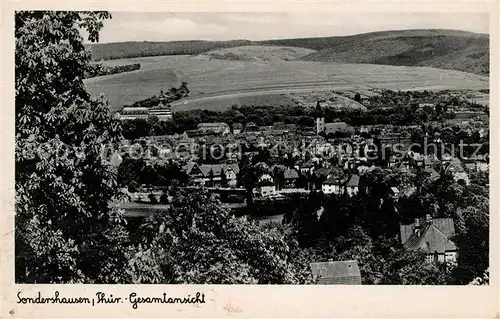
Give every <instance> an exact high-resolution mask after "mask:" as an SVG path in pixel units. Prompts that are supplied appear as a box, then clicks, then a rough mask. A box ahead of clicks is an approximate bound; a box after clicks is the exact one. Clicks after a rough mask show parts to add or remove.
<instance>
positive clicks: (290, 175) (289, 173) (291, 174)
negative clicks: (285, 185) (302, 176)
mask: <svg viewBox="0 0 500 319" xmlns="http://www.w3.org/2000/svg"><path fill="white" fill-rule="evenodd" d="M284 176H285V179H297V178H299V173H298V172H297V170H296V169H293V168H287V169H286V170H285V172H284Z"/></svg>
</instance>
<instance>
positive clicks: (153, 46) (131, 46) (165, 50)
mask: <svg viewBox="0 0 500 319" xmlns="http://www.w3.org/2000/svg"><path fill="white" fill-rule="evenodd" d="M250 43H251V42H250V41H247V40H233V41H197V40H195V41H171V42H147V41H144V42H116V43H96V44H89V45H87V46H88V47H89V48H90V50H91V51H92V59H93V60H95V61H99V60H113V59H126V58H136V57H146V56H160V55H184V54H189V55H192V54H200V53H203V52H207V51H211V50H216V49H221V48H231V47H237V46H242V45H248V44H250Z"/></svg>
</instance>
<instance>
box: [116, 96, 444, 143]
mask: <svg viewBox="0 0 500 319" xmlns="http://www.w3.org/2000/svg"><path fill="white" fill-rule="evenodd" d="M155 101H156V100H152V101H150V100H145V101H143V102H141V103H140V104H137V105H144V106H149V105H154V104H155ZM134 105H136V104H134ZM320 114H321V113H319V112H318V111H317V110H314V109H305V108H302V107H298V106H233V107H232V108H231V109H229V110H226V111H210V110H189V111H179V112H175V113H174V114H173V122H171V123H160V124H157V123H156V121H154V120H153V119H151V120H145V119H136V120H130V121H125V122H124V125H123V128H124V134H125V136H126V138H132V139H133V138H137V137H141V136H144V135H141V134H143V132H145V131H148V132H150V133H152V135H166V134H175V133H183V132H184V131H186V130H192V129H196V127H197V125H198V124H199V123H203V122H225V123H227V124H229V125H232V124H234V123H241V124H243V125H246V124H249V123H255V124H256V125H258V126H270V125H273V123H275V122H284V123H286V124H296V125H298V126H301V127H313V126H314V123H315V118H316V116H318V115H320ZM323 116H324V117H325V122H327V123H329V122H335V121H343V122H346V123H347V124H350V125H352V126H361V125H378V124H393V125H418V124H423V123H425V122H427V121H429V120H433V119H437V114H436V112H435V111H434V110H432V109H428V108H425V109H423V110H418V111H415V110H414V109H412V108H410V107H394V108H391V109H380V108H379V109H377V108H375V109H370V110H368V111H366V112H363V111H359V110H337V109H327V110H325V111H323ZM446 116H447V117H449V118H451V117H452V115H451V114H450V113H448V114H447V115H446ZM152 125H156V127H153V126H152ZM158 125H161V126H162V127H160V126H158ZM139 131H140V132H139Z"/></svg>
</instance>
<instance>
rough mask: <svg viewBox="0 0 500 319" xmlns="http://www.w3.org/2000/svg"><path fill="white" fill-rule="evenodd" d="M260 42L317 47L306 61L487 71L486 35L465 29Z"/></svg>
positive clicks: (481, 72)
mask: <svg viewBox="0 0 500 319" xmlns="http://www.w3.org/2000/svg"><path fill="white" fill-rule="evenodd" d="M260 43H261V44H263V45H279V46H294V47H303V48H308V49H313V50H317V51H316V52H314V53H312V54H309V55H307V56H305V57H303V58H302V59H303V60H306V61H318V62H333V63H370V64H387V65H405V66H428V67H436V68H442V69H452V70H458V71H464V72H470V73H475V74H481V75H486V74H489V36H488V35H486V34H477V33H472V32H465V31H456V30H402V31H383V32H374V33H365V34H359V35H353V36H344V37H327V38H303V39H284V40H268V41H261V42H260Z"/></svg>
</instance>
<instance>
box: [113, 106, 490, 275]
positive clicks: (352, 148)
mask: <svg viewBox="0 0 500 319" xmlns="http://www.w3.org/2000/svg"><path fill="white" fill-rule="evenodd" d="M127 111H129V110H128V109H124V110H123V111H122V116H124V118H125V117H126V116H127ZM130 112H132V113H133V112H139V113H138V114H142V113H141V112H143V113H144V114H145V115H146V116H148V115H150V114H153V113H154V112H165V113H164V114H163V113H162V114H163V116H164V117H163V118H164V119H168V118H169V117H170V118H171V113H170V114H169V113H168V112H169V109H168V107H165V106H164V105H163V106H162V107H158V108H151V109H146V110H142V109H141V110H130ZM158 114H160V113H158ZM134 116H135V115H134ZM315 128H316V130H314V128H312V129H303V128H300V127H298V126H297V125H295V124H285V123H282V122H277V123H274V124H273V125H272V126H264V127H263V126H257V125H255V124H254V123H248V124H246V125H241V124H239V123H235V124H233V125H232V126H230V125H228V124H227V123H222V122H216V123H200V124H199V125H198V126H197V128H196V129H195V130H190V131H186V132H185V133H183V134H178V135H169V136H152V137H147V138H145V141H146V142H147V144H148V145H154V147H156V153H157V156H153V157H152V158H151V159H150V161H155V162H162V161H168V162H171V161H175V162H177V163H179V164H181V165H180V166H181V167H182V169H183V170H184V172H185V173H186V174H187V175H188V176H189V181H190V184H191V186H197V187H198V186H205V187H211V188H225V189H234V190H235V191H236V190H238V189H240V188H241V187H242V186H240V185H239V184H238V174H239V172H240V170H241V169H242V167H240V165H242V163H241V161H240V160H241V158H242V156H243V155H244V156H246V157H248V158H249V159H250V160H252V159H253V158H255V157H256V156H262V155H261V154H262V153H265V154H267V155H266V157H265V158H262V159H259V160H258V161H257V164H255V166H258V167H259V169H258V171H259V172H260V173H259V175H258V176H257V181H256V184H255V188H254V197H256V198H261V199H279V198H280V195H282V194H287V193H293V192H299V193H300V192H303V193H308V192H309V191H311V190H316V191H318V190H321V191H322V192H323V193H324V194H336V195H347V196H350V197H352V196H356V195H357V194H358V193H359V191H360V180H361V179H362V176H363V175H364V174H366V173H367V172H370V171H371V170H373V169H376V168H377V167H383V168H389V169H394V170H398V171H401V170H403V171H404V170H407V171H410V172H415V171H416V170H423V171H425V172H427V173H428V176H429V177H430V179H431V180H436V179H438V178H439V177H440V176H441V175H442V174H445V173H450V174H451V175H452V176H453V178H454V179H455V180H456V181H460V182H463V183H464V184H465V185H468V184H469V175H470V173H471V172H487V171H488V170H489V164H488V161H489V159H488V157H487V156H484V155H477V156H474V157H472V158H466V159H462V160H460V159H458V158H456V157H453V156H451V155H449V154H447V153H442V154H441V153H437V154H421V153H418V152H414V151H412V150H411V149H407V150H404V151H403V152H401V154H399V155H395V154H392V153H390V152H389V153H388V154H389V155H388V157H387V158H381V157H380V154H381V153H383V151H384V148H386V147H391V146H393V145H395V144H399V145H402V146H403V149H404V147H405V146H409V145H410V144H411V138H410V134H409V133H408V131H407V130H406V131H405V130H404V129H403V130H402V129H401V128H398V127H394V126H392V125H377V126H361V127H356V128H354V127H351V126H349V125H347V124H346V123H344V122H335V123H325V120H324V118H321V117H319V118H317V119H316V127H315ZM406 129H409V127H406ZM339 132H340V133H342V134H340V135H338V134H337V135H336V136H335V138H328V136H331V135H332V134H334V135H335V134H336V133H339ZM214 147H215V148H216V149H217V150H218V152H219V153H217V152H216V153H217V156H219V155H220V156H219V157H218V158H216V160H215V161H205V156H206V155H207V154H206V152H208V151H209V150H210V151H211V150H212V149H213V148H214ZM212 155H213V154H212ZM253 162H255V161H253ZM240 190H241V189H240ZM400 192H402V190H400V189H398V188H397V187H391V188H390V190H389V194H388V195H389V196H391V197H392V198H394V199H395V200H397V199H398V198H399V197H400V196H402V195H403V194H400ZM454 234H455V226H454V223H453V219H451V218H431V216H426V217H425V218H421V219H416V220H415V221H414V222H413V223H412V224H408V225H400V241H401V244H402V245H403V247H404V248H405V249H407V250H424V251H425V252H426V253H427V261H428V262H435V263H440V262H454V261H456V258H457V247H456V245H455V244H454V243H453V241H452V238H453V236H454ZM310 266H311V270H312V272H313V275H314V276H315V277H317V278H320V279H319V283H324V284H332V283H333V284H360V283H361V276H360V273H359V267H358V264H357V262H356V261H355V260H354V261H328V262H320V263H311V265H310Z"/></svg>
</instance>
